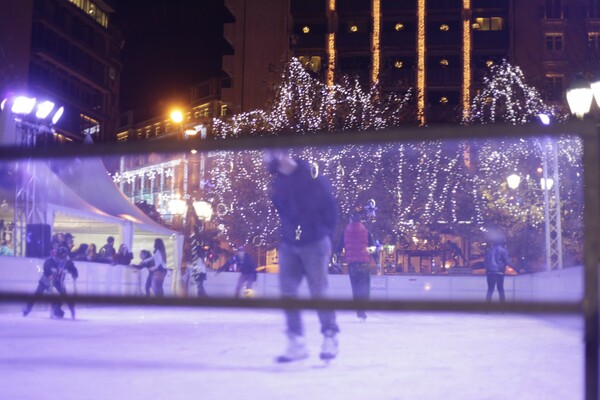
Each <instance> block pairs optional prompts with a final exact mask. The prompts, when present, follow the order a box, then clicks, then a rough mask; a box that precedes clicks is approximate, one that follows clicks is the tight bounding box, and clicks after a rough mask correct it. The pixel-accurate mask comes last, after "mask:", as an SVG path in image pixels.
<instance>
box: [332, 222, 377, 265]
mask: <svg viewBox="0 0 600 400" xmlns="http://www.w3.org/2000/svg"><path fill="white" fill-rule="evenodd" d="M374 245H375V244H374V242H373V237H372V236H371V234H370V233H369V231H368V230H367V228H366V227H365V226H364V225H363V224H362V222H358V221H356V222H351V223H349V224H348V226H347V227H346V229H345V230H344V235H343V237H342V242H341V243H340V244H339V245H338V252H341V250H342V249H346V254H345V256H344V258H345V260H346V262H348V263H351V262H360V263H368V262H369V261H370V260H371V257H370V256H369V253H368V252H367V247H368V246H374Z"/></svg>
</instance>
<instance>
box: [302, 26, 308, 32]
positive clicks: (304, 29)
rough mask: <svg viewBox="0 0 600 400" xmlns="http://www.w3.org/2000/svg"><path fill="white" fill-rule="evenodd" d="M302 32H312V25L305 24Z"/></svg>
mask: <svg viewBox="0 0 600 400" xmlns="http://www.w3.org/2000/svg"><path fill="white" fill-rule="evenodd" d="M302 33H310V27H309V26H303V27H302Z"/></svg>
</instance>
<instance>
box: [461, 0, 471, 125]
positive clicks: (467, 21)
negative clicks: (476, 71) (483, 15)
mask: <svg viewBox="0 0 600 400" xmlns="http://www.w3.org/2000/svg"><path fill="white" fill-rule="evenodd" d="M462 30H463V85H462V104H463V119H464V118H468V116H469V113H470V108H471V104H470V103H471V35H472V33H471V0H463V21H462Z"/></svg>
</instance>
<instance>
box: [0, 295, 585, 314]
mask: <svg viewBox="0 0 600 400" xmlns="http://www.w3.org/2000/svg"><path fill="white" fill-rule="evenodd" d="M28 301H35V302H37V303H52V302H55V301H62V302H68V301H73V302H75V303H80V304H81V303H83V304H95V305H119V306H160V307H207V308H211V307H213V308H251V309H257V308H261V309H266V308H270V309H312V310H324V309H325V310H356V309H365V310H376V311H430V312H509V313H520V314H531V313H534V314H581V313H582V309H583V304H582V303H581V302H544V303H542V302H510V303H504V304H502V303H487V302H485V301H481V302H478V301H454V300H453V301H447V300H443V301H442V300H431V301H420V300H367V301H365V300H342V299H286V298H246V299H236V298H230V297H195V298H184V297H162V298H158V297H150V298H148V297H142V296H96V295H66V296H61V295H50V294H48V295H30V294H23V293H10V292H3V293H0V302H23V303H25V302H28Z"/></svg>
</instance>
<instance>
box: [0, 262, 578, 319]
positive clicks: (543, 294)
mask: <svg viewBox="0 0 600 400" xmlns="http://www.w3.org/2000/svg"><path fill="white" fill-rule="evenodd" d="M43 261H44V260H42V259H35V258H21V257H0V291H1V292H17V293H33V291H34V290H35V288H36V287H37V282H38V280H39V278H40V275H41V271H42V265H43ZM75 266H76V267H77V269H78V271H79V279H77V283H76V289H77V293H78V294H93V295H116V296H129V295H133V296H137V295H143V294H144V282H145V281H146V277H147V271H146V270H145V269H144V270H141V271H138V270H136V269H134V268H131V267H125V266H122V265H114V266H113V265H108V264H100V263H88V262H81V261H76V262H75ZM278 277H279V275H278V274H269V273H260V274H258V279H257V281H256V282H255V283H254V287H253V290H254V295H255V296H257V297H277V296H278V295H279V282H278ZM238 278H239V273H236V272H223V273H220V274H216V273H214V272H209V273H208V278H207V280H206V281H205V283H204V287H205V289H206V291H207V293H208V295H209V296H219V297H221V296H225V297H228V296H232V295H233V292H234V290H235V286H236V283H237V280H238ZM66 285H67V290H68V291H69V292H71V290H72V288H73V284H72V282H71V281H70V279H69V277H68V278H67V283H66ZM504 287H505V292H506V298H507V300H509V301H511V300H512V301H516V300H519V301H550V300H552V301H578V300H580V299H581V298H582V296H583V268H582V267H574V268H568V269H563V270H557V271H548V272H541V273H535V274H526V275H517V276H507V277H506V278H505V282H504ZM164 289H165V294H166V295H174V294H175V295H178V296H181V295H183V294H182V290H181V285H180V284H179V283H178V282H173V281H172V272H169V273H168V274H167V277H166V279H165V283H164ZM329 289H330V293H331V296H332V297H335V298H341V299H349V298H351V296H352V294H351V288H350V280H349V278H348V275H329ZM486 290H487V284H486V278H485V276H484V275H443V276H442V275H415V274H411V275H383V276H372V277H371V298H372V299H382V300H395V299H398V300H402V299H413V300H444V299H447V300H482V299H484V298H485V293H486ZM195 293H196V291H195V287H194V285H192V284H190V286H189V295H190V296H194V295H195ZM300 295H301V296H304V297H308V288H307V286H306V282H304V283H303V284H302V286H301V289H300ZM497 296H498V294H497V292H496V293H495V294H494V299H495V300H497ZM14 306H15V305H12V306H11V305H9V304H0V310H6V309H7V308H8V309H13V310H14Z"/></svg>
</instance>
